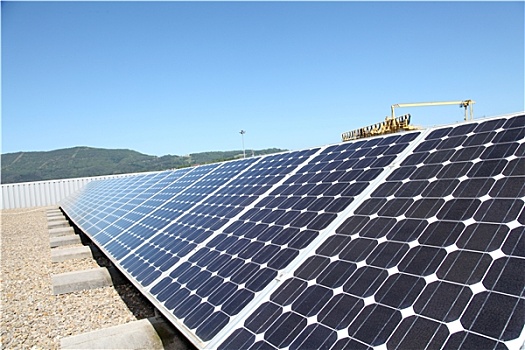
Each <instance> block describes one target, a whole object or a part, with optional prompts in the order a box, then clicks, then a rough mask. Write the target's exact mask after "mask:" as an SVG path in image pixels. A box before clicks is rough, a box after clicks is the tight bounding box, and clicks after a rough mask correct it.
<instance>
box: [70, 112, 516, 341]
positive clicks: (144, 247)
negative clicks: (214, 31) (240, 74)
mask: <svg viewBox="0 0 525 350" xmlns="http://www.w3.org/2000/svg"><path fill="white" fill-rule="evenodd" d="M524 127H525V116H524V115H522V114H517V115H509V116H503V117H496V118H491V119H487V120H482V121H474V122H467V123H461V124H456V125H451V126H444V127H437V128H432V129H427V130H424V131H415V132H409V133H402V134H395V135H390V136H385V137H375V138H370V139H363V140H359V141H355V142H347V143H341V144H336V145H330V146H325V147H319V148H312V149H307V150H301V151H293V152H286V153H280V154H274V155H268V156H263V157H257V158H248V159H242V160H237V161H231V162H225V163H220V164H211V165H204V166H199V167H194V168H187V169H181V170H174V171H164V172H158V173H149V174H145V175H137V176H133V177H128V178H121V179H112V180H105V181H97V182H92V183H90V184H89V185H88V186H86V188H85V189H84V190H83V191H82V192H80V193H78V194H76V195H75V196H72V197H70V198H68V199H67V200H66V201H65V202H64V203H63V204H62V208H63V209H64V211H65V212H66V214H67V215H68V216H69V217H70V219H71V220H72V221H73V222H75V224H76V225H77V226H78V227H79V228H80V229H81V230H83V231H84V232H85V233H86V234H87V235H88V236H89V237H91V239H92V240H93V242H95V244H97V245H98V246H99V247H100V248H101V249H102V250H103V251H104V252H105V253H106V254H107V255H108V256H109V257H110V259H111V260H112V261H113V262H114V263H115V265H116V266H117V267H119V268H120V269H121V271H122V272H123V273H124V274H125V275H126V276H128V277H129V278H130V280H131V281H132V282H133V283H134V284H135V285H136V286H137V287H138V288H139V289H140V290H141V291H142V292H143V293H144V295H145V296H146V297H148V298H149V299H150V300H151V301H152V302H153V304H154V305H155V306H156V307H157V308H158V309H159V310H160V311H161V312H162V313H163V314H164V315H165V316H166V317H167V318H168V319H169V320H170V321H171V322H173V323H174V324H175V325H176V326H177V327H178V328H179V329H180V330H181V331H182V332H183V333H184V334H185V335H186V336H187V337H188V338H189V339H190V340H191V341H192V342H193V343H194V344H195V345H196V346H197V347H199V348H221V349H263V348H269V349H282V348H288V349H307V348H311V349H318V348H326V349H361V348H362V349H366V348H373V347H378V348H384V347H385V346H386V348H389V349H390V348H417V349H425V348H443V347H445V348H478V349H481V348H483V349H489V348H490V349H495V348H498V349H499V348H505V347H509V348H517V347H519V346H521V345H522V344H523V342H524V340H525V332H523V329H524V325H525V309H524V301H525V300H524V291H525V276H524V274H523V271H525V269H524V267H525V239H524V238H523V237H524V236H523V231H524V223H525V213H524V210H523V207H524V196H525V188H524V186H525V181H524V179H525V160H524V153H525V152H524V150H525V145H524V136H525V128H524Z"/></svg>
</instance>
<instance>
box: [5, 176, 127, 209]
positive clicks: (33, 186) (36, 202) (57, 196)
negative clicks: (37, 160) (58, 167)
mask: <svg viewBox="0 0 525 350" xmlns="http://www.w3.org/2000/svg"><path fill="white" fill-rule="evenodd" d="M132 175H136V174H124V175H108V176H94V177H83V178H75V179H62V180H48V181H35V182H21V183H14V184H3V185H2V192H1V195H2V201H1V205H2V207H1V209H17V208H30V207H40V206H50V205H57V204H58V203H59V202H60V201H61V200H62V199H64V198H66V197H67V196H69V195H71V194H73V193H75V192H76V191H78V190H80V189H81V188H82V187H84V186H85V185H86V184H87V183H88V182H91V181H93V180H102V179H109V178H114V177H124V176H132Z"/></svg>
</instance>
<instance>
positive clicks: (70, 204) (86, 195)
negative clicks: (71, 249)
mask: <svg viewBox="0 0 525 350" xmlns="http://www.w3.org/2000/svg"><path fill="white" fill-rule="evenodd" d="M144 176H145V175H142V174H141V175H136V176H133V177H127V178H121V179H108V180H100V181H94V182H91V183H89V184H87V185H86V187H85V188H84V189H83V190H81V191H80V192H79V193H77V194H76V195H75V196H74V200H69V199H66V200H65V201H64V203H63V204H62V208H63V209H64V210H66V211H67V212H68V215H69V217H70V219H72V220H73V221H74V222H75V223H76V224H77V225H79V226H80V227H82V228H83V229H84V230H85V231H86V232H87V233H89V232H93V233H97V231H96V230H90V228H91V227H92V226H93V224H94V223H95V222H97V221H99V220H100V219H101V218H102V216H103V214H104V213H105V212H106V211H107V206H109V205H111V201H112V200H113V199H114V198H115V197H118V196H119V195H121V194H122V192H123V189H124V188H126V187H127V186H130V185H132V184H134V183H136V181H138V180H140V179H142V178H143V177H144Z"/></svg>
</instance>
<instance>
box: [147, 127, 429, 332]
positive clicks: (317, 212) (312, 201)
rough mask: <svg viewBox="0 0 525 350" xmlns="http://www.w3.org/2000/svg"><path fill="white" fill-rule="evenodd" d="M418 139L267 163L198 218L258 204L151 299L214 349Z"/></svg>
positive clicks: (288, 156) (224, 192) (352, 146)
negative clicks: (226, 207) (226, 205)
mask: <svg viewBox="0 0 525 350" xmlns="http://www.w3.org/2000/svg"><path fill="white" fill-rule="evenodd" d="M418 134H419V133H410V134H403V135H395V136H390V137H385V138H378V139H375V140H367V141H362V142H354V143H346V144H340V145H334V146H329V147H326V148H324V149H322V150H309V151H302V152H293V153H289V154H285V155H280V156H278V157H280V159H279V158H277V156H276V157H275V159H273V157H265V158H264V161H263V162H261V163H258V164H257V165H258V167H254V168H253V169H252V171H251V172H245V173H243V174H242V175H243V177H241V178H239V179H236V180H235V181H232V182H231V183H230V184H229V185H230V186H226V187H224V188H222V189H221V190H220V191H218V192H217V195H216V196H214V197H213V198H212V199H210V200H208V201H207V202H206V206H203V207H201V208H199V209H196V210H195V213H199V211H200V210H203V211H204V212H209V213H217V212H220V211H221V207H214V205H215V204H216V203H223V202H224V201H225V200H230V199H229V198H230V197H231V196H233V198H235V197H238V196H239V195H240V196H241V198H242V197H245V196H246V194H251V193H252V192H253V196H252V197H253V199H252V200H251V201H250V202H253V200H255V199H257V201H255V202H253V205H250V206H249V207H247V208H246V210H244V211H243V212H242V213H240V214H239V216H238V218H236V220H233V221H232V222H231V223H230V224H229V225H228V226H227V227H225V228H224V229H222V230H219V231H217V232H215V234H214V235H213V237H212V238H211V239H210V240H209V241H208V242H206V244H205V245H204V246H203V247H202V248H200V249H199V250H197V251H196V252H195V254H193V255H191V256H190V257H189V258H188V259H187V261H185V262H183V263H182V264H179V265H178V266H177V267H176V268H175V269H174V270H173V271H171V272H170V273H169V275H167V276H165V277H164V278H163V279H161V280H160V282H158V283H157V284H156V285H154V286H153V287H152V288H151V290H150V292H151V293H152V294H153V295H154V296H155V297H156V299H157V300H158V301H160V302H161V303H163V306H164V307H165V308H166V309H168V310H169V311H170V312H171V313H172V314H173V315H174V316H175V318H177V319H179V320H182V322H183V324H184V325H185V326H186V327H187V328H188V329H189V330H190V331H191V332H193V333H194V334H195V335H196V336H197V337H198V338H199V339H200V340H201V341H203V342H208V341H210V340H211V339H213V337H214V336H216V335H217V334H218V333H219V332H220V331H221V330H222V329H223V328H224V327H225V326H226V325H227V324H228V323H229V322H230V321H232V319H233V318H234V317H235V316H236V315H237V314H239V312H240V311H241V310H243V309H244V308H245V307H247V306H248V304H249V303H250V302H251V301H252V300H254V298H255V297H256V295H257V293H260V292H261V291H262V290H263V289H264V288H266V287H267V286H268V285H269V284H270V282H272V281H273V280H274V279H275V278H276V277H277V275H278V273H279V272H280V271H282V270H283V269H285V268H286V267H287V266H288V265H289V264H290V263H291V262H292V261H293V260H294V259H295V258H296V257H297V256H298V255H299V253H300V251H301V250H303V249H305V248H307V247H308V246H309V245H310V244H311V243H312V241H313V240H314V239H315V238H317V237H318V235H319V234H320V232H321V231H322V230H324V229H325V228H326V227H327V226H328V225H329V224H330V223H331V222H333V221H334V220H335V219H336V218H337V216H338V213H340V212H341V211H343V210H344V209H345V208H346V207H347V206H348V205H349V204H350V203H351V202H352V200H353V198H354V197H355V196H357V195H359V194H360V193H361V192H362V191H363V190H364V189H365V188H366V187H367V186H368V185H369V182H370V181H373V180H374V179H375V178H376V177H377V176H378V175H379V174H380V173H381V172H382V171H383V168H384V167H385V166H388V165H389V164H390V163H391V162H392V161H393V160H394V159H395V158H396V155H397V154H398V153H399V152H402V151H403V150H404V149H405V148H406V147H407V146H408V144H409V142H410V141H412V140H414V139H415V138H416V137H417V136H418ZM305 152H308V153H305ZM307 157H310V158H311V159H309V160H308V163H306V164H305V165H302V166H300V164H301V162H302V161H303V158H307ZM272 163H273V164H275V165H272ZM297 166H299V167H297ZM291 170H294V171H293V172H292V171H291ZM286 174H290V175H289V176H287V177H284V175H286ZM279 180H282V181H280V182H278V181H279ZM259 188H260V189H259ZM264 193H268V194H265V195H264V196H261V195H263V194H264ZM259 197H260V198H259ZM246 204H249V203H244V205H246Z"/></svg>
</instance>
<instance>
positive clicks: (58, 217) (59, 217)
mask: <svg viewBox="0 0 525 350" xmlns="http://www.w3.org/2000/svg"><path fill="white" fill-rule="evenodd" d="M46 217H47V221H48V222H51V221H60V220H63V221H66V217H65V216H64V215H62V214H57V215H47V216H46Z"/></svg>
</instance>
